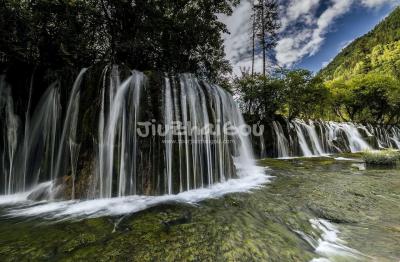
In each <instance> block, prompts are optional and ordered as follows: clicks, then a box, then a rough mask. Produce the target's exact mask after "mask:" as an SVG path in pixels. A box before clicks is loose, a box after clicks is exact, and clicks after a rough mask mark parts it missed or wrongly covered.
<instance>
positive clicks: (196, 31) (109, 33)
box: [0, 0, 239, 82]
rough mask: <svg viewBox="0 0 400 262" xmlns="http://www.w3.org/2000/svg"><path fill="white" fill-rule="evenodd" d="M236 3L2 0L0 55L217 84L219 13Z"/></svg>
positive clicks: (225, 66) (221, 58) (222, 64)
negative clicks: (190, 76) (106, 65)
mask: <svg viewBox="0 0 400 262" xmlns="http://www.w3.org/2000/svg"><path fill="white" fill-rule="evenodd" d="M238 2H239V0H222V1H209V0H170V1H165V0H141V1H136V0H124V1H117V0H100V1H97V0H74V1H71V0H57V1H52V0H35V1H16V0H1V1H0V11H1V12H0V23H1V24H0V33H1V36H2V37H1V38H0V56H1V60H2V61H5V59H4V57H8V58H11V59H12V60H13V61H8V62H7V64H10V63H13V62H15V61H18V62H21V63H25V64H30V65H38V64H39V65H42V66H44V67H47V68H51V69H56V70H59V69H60V68H69V69H74V70H76V69H77V68H81V67H87V66H91V65H93V64H95V63H96V62H99V61H104V62H111V63H116V64H124V65H127V66H128V67H130V68H133V69H137V70H141V71H148V70H152V71H163V72H169V73H183V72H191V73H195V74H197V75H198V76H200V77H202V78H207V79H209V80H211V81H213V82H220V81H222V80H223V78H224V77H223V76H225V75H226V74H227V73H228V72H230V70H231V67H230V64H229V62H228V61H227V60H226V59H225V52H224V42H223V39H222V33H227V32H228V31H227V28H226V25H225V24H223V23H222V22H220V21H219V20H218V16H217V14H227V15H229V14H231V13H232V8H233V7H234V6H235V5H236V4H237V3H238ZM4 64H5V63H4Z"/></svg>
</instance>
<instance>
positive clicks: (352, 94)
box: [326, 73, 400, 124]
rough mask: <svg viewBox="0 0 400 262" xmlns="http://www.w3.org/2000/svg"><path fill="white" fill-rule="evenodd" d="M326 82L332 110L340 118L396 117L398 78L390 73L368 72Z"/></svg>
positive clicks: (372, 120)
mask: <svg viewBox="0 0 400 262" xmlns="http://www.w3.org/2000/svg"><path fill="white" fill-rule="evenodd" d="M326 85H327V87H328V89H329V90H330V91H331V96H332V99H331V102H332V106H333V109H334V112H336V113H337V114H338V115H339V116H340V117H341V118H342V119H343V120H352V121H357V122H369V123H377V124H390V123H397V122H398V120H399V116H400V115H399V110H398V109H399V106H400V99H399V86H400V82H399V81H398V80H397V79H395V78H393V77H392V76H388V75H382V74H378V73H368V74H365V75H356V76H354V77H353V78H351V79H350V80H345V79H344V78H340V79H339V78H338V79H335V80H332V81H328V82H327V83H326Z"/></svg>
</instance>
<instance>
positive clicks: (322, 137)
mask: <svg viewBox="0 0 400 262" xmlns="http://www.w3.org/2000/svg"><path fill="white" fill-rule="evenodd" d="M285 125H286V127H287V128H288V132H284V131H283V130H284V128H283V127H282V124H281V123H280V122H278V121H274V122H273V123H272V130H273V132H274V140H273V143H274V145H275V147H276V148H277V150H276V155H275V157H279V158H282V157H283V158H284V157H296V156H306V157H311V156H323V155H326V154H333V153H342V152H352V153H355V152H360V151H365V150H373V149H383V148H394V149H400V128H399V127H397V126H393V127H383V126H372V125H362V124H354V123H336V122H331V121H327V122H325V121H313V120H308V121H303V120H298V119H296V120H293V121H290V122H287V123H285Z"/></svg>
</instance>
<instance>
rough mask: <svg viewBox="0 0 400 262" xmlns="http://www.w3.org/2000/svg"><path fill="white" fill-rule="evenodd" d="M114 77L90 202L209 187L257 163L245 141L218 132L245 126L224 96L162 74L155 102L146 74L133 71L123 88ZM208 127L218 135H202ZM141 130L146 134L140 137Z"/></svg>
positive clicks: (101, 128)
mask: <svg viewBox="0 0 400 262" xmlns="http://www.w3.org/2000/svg"><path fill="white" fill-rule="evenodd" d="M104 73H105V74H108V73H107V70H106V72H104ZM116 75H118V68H117V67H112V68H111V81H110V83H109V84H104V85H103V90H102V105H101V111H100V117H99V138H98V140H99V153H98V157H97V158H98V161H97V162H98V165H99V167H100V168H98V169H97V172H96V175H95V179H94V181H95V187H94V188H93V190H92V191H93V192H92V196H94V197H95V198H96V197H100V198H110V197H114V196H119V197H121V196H128V195H136V194H145V195H163V194H175V193H180V192H183V191H188V190H192V189H198V188H207V187H209V186H212V185H213V184H214V183H220V182H225V181H227V180H228V179H231V178H235V177H238V176H237V173H236V170H237V169H241V168H243V167H244V165H245V164H247V165H248V166H251V165H254V162H253V161H252V154H251V149H250V144H249V142H248V141H247V140H246V139H247V138H245V137H243V136H241V135H233V136H227V135H226V134H225V133H224V132H222V131H223V130H222V129H223V126H224V124H225V123H230V124H232V127H233V128H234V129H235V128H238V127H239V126H240V125H244V121H243V118H242V117H241V115H240V112H239V110H238V108H237V106H236V104H235V102H234V101H233V99H232V97H231V96H230V95H229V94H228V93H227V92H226V91H224V90H222V89H221V88H219V87H217V86H213V85H209V84H207V83H204V82H200V81H198V80H197V79H196V78H194V77H193V76H192V75H189V74H184V75H181V76H178V77H176V78H168V77H164V78H163V79H162V81H161V82H162V83H161V84H160V86H159V88H160V89H159V90H158V92H160V93H161V95H160V96H159V97H158V98H157V97H156V98H154V97H155V95H153V97H149V96H148V95H149V92H152V90H150V89H151V88H152V87H151V85H150V84H149V79H147V77H146V76H145V75H144V74H143V73H140V72H137V71H133V72H132V74H131V76H129V77H128V78H127V79H126V80H125V81H124V82H123V83H122V84H119V81H116V79H115V78H116ZM116 83H117V84H116ZM116 86H117V87H116ZM114 90H116V91H115V92H114ZM107 93H108V94H111V95H110V99H109V101H108V106H107V101H106V100H105V99H104V97H105V96H104V95H105V94H107ZM152 107H153V108H154V107H156V109H155V110H153V111H155V112H152V114H149V108H152ZM157 110H158V111H159V112H161V114H160V115H158V116H157V112H158V111H157ZM149 116H152V117H154V118H153V119H152V118H148V117H149ZM211 126H213V127H215V131H216V132H215V133H210V132H207V131H211V130H209V129H210V127H211ZM146 129H147V130H148V131H149V132H150V134H147V135H143V133H146V131H145V130H146ZM177 131H178V132H177ZM152 150H155V151H156V152H152Z"/></svg>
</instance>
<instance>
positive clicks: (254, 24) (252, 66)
mask: <svg viewBox="0 0 400 262" xmlns="http://www.w3.org/2000/svg"><path fill="white" fill-rule="evenodd" d="M256 16H257V14H256V7H255V4H253V39H252V41H253V54H252V60H251V75H252V76H254V59H255V54H256V50H255V48H256Z"/></svg>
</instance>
